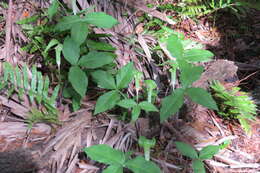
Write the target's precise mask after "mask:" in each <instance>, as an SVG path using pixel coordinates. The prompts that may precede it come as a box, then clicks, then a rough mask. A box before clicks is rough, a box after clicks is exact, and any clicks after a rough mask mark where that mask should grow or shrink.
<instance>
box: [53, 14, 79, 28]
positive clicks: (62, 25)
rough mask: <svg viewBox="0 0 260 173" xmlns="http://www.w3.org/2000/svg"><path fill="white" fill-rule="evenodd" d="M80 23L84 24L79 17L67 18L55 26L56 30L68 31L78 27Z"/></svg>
mask: <svg viewBox="0 0 260 173" xmlns="http://www.w3.org/2000/svg"><path fill="white" fill-rule="evenodd" d="M80 22H82V19H81V18H80V17H79V16H77V15H72V16H65V17H63V18H62V19H61V20H60V22H59V23H58V24H57V25H56V26H55V30H58V31H66V30H69V29H71V28H72V26H74V25H77V24H78V23H80Z"/></svg>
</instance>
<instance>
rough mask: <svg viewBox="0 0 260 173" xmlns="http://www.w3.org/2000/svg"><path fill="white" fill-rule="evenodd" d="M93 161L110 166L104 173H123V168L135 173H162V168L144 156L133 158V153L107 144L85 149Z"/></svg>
mask: <svg viewBox="0 0 260 173" xmlns="http://www.w3.org/2000/svg"><path fill="white" fill-rule="evenodd" d="M83 150H84V152H85V153H86V154H87V156H88V157H90V158H91V159H92V160H96V161H98V162H101V163H104V164H108V165H109V166H108V167H107V168H106V169H105V170H104V171H102V173H123V168H128V169H130V170H131V171H133V172H134V173H160V172H161V171H160V168H159V167H158V166H157V165H156V164H154V163H153V162H151V161H147V160H145V159H144V157H142V156H137V157H135V158H131V157H130V156H131V155H132V153H131V152H126V153H124V152H122V151H119V150H116V149H113V148H111V147H110V146H108V145H106V144H100V145H94V146H91V147H88V148H84V149H83Z"/></svg>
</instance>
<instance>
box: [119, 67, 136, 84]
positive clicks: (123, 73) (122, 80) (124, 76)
mask: <svg viewBox="0 0 260 173" xmlns="http://www.w3.org/2000/svg"><path fill="white" fill-rule="evenodd" d="M134 70H135V69H134V65H133V63H132V62H130V63H128V64H127V65H125V66H124V67H122V68H121V69H119V71H118V73H117V75H116V85H117V88H118V89H123V88H126V87H127V86H128V84H129V83H130V82H131V81H132V79H133V77H134V74H133V72H134Z"/></svg>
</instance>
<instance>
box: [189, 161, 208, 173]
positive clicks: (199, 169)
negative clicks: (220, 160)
mask: <svg viewBox="0 0 260 173" xmlns="http://www.w3.org/2000/svg"><path fill="white" fill-rule="evenodd" d="M192 169H193V171H194V173H206V170H205V167H204V164H203V162H202V161H200V160H198V159H195V160H193V161H192Z"/></svg>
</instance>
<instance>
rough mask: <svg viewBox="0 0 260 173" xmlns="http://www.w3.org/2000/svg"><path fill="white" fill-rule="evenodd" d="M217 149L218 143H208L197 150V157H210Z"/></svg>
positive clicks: (202, 158)
mask: <svg viewBox="0 0 260 173" xmlns="http://www.w3.org/2000/svg"><path fill="white" fill-rule="evenodd" d="M218 151H219V146H218V145H208V146H206V147H204V148H202V150H201V151H200V152H199V159H201V160H204V159H211V158H212V157H213V156H214V155H215V154H217V153H218Z"/></svg>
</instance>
